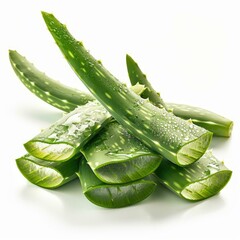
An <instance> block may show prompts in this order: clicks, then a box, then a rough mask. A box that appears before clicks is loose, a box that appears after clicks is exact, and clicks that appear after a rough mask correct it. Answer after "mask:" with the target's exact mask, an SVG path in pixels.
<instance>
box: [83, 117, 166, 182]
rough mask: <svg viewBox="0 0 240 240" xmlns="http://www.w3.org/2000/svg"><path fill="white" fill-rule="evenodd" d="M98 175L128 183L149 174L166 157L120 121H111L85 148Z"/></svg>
mask: <svg viewBox="0 0 240 240" xmlns="http://www.w3.org/2000/svg"><path fill="white" fill-rule="evenodd" d="M81 152H82V153H83V155H84V156H85V158H86V160H87V162H88V165H89V166H90V167H91V169H92V170H93V172H94V174H95V175H96V176H97V177H98V178H99V179H101V181H103V182H106V183H112V184H113V183H126V182H131V181H135V180H138V179H140V178H143V177H146V176H147V175H149V174H150V173H152V172H154V171H155V170H156V169H157V167H158V166H159V164H160V163H161V160H162V156H160V155H159V154H156V153H155V152H153V151H151V150H150V149H149V148H147V147H146V146H145V145H144V144H142V142H141V141H139V140H138V139H136V138H135V137H133V136H132V135H131V134H129V133H128V132H127V131H126V130H125V129H124V128H123V126H121V125H120V124H118V123H117V122H115V121H114V122H111V123H109V124H108V125H107V126H105V127H104V129H103V130H102V131H101V132H100V133H99V134H98V135H97V136H95V137H94V138H93V139H92V140H91V141H90V142H88V143H87V144H86V145H85V146H84V147H83V149H82V150H81Z"/></svg>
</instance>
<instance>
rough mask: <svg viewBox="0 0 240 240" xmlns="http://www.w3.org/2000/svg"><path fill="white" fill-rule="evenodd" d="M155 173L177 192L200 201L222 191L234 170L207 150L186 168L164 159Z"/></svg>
mask: <svg viewBox="0 0 240 240" xmlns="http://www.w3.org/2000/svg"><path fill="white" fill-rule="evenodd" d="M155 174H156V175H157V177H158V178H159V180H160V182H161V183H162V184H163V185H164V186H166V187H167V188H169V189H170V190H171V191H173V192H174V193H175V194H177V195H179V196H180V197H182V198H185V199H187V200H191V201H198V200H203V199H206V198H209V197H212V196H214V195H216V194H217V193H218V192H220V191H221V190H222V189H223V188H224V186H225V185H226V184H227V183H228V181H229V180H230V178H231V175H232V171H230V170H229V169H227V168H226V167H225V166H224V163H223V162H221V161H219V160H217V158H216V157H215V156H214V155H213V154H212V152H211V151H207V152H206V153H205V154H204V155H203V156H202V157H201V158H200V159H199V160H198V161H197V162H195V163H193V164H191V165H190V166H187V167H184V168H182V167H179V166H176V165H174V164H172V163H170V162H169V161H167V160H163V161H162V163H161V167H159V168H158V169H157V170H156V172H155Z"/></svg>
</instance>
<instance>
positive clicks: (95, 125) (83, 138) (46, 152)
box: [24, 101, 111, 161]
mask: <svg viewBox="0 0 240 240" xmlns="http://www.w3.org/2000/svg"><path fill="white" fill-rule="evenodd" d="M110 120H111V115H110V114H109V113H108V112H107V111H106V110H105V109H104V107H103V106H102V105H101V104H100V103H98V102H97V101H91V102H88V103H87V104H85V105H83V106H79V107H78V108H76V109H75V110H73V111H72V112H70V113H68V114H66V115H65V116H64V117H63V118H61V119H60V120H58V121H57V122H56V123H54V124H53V125H52V126H50V127H49V128H47V129H45V130H43V131H42V132H41V133H40V134H38V135H37V136H36V137H34V138H33V139H32V140H30V141H28V142H27V143H25V144H24V146H25V148H26V150H27V151H28V152H29V153H30V154H31V155H33V156H34V157H37V158H40V159H44V160H48V161H67V160H68V159H70V158H72V157H73V156H74V155H75V154H76V153H78V152H79V150H80V148H81V147H83V146H84V144H86V143H87V142H88V141H89V140H90V139H91V138H92V137H93V136H94V135H95V134H97V133H98V132H99V130H100V129H101V127H102V126H105V124H107V123H108V122H109V121H110Z"/></svg>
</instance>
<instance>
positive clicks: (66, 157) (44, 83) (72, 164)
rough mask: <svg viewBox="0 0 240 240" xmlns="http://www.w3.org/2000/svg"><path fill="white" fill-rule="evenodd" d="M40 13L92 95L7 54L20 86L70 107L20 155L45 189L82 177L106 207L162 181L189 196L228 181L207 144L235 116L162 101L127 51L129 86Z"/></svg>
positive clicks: (227, 131) (209, 192) (227, 130)
mask: <svg viewBox="0 0 240 240" xmlns="http://www.w3.org/2000/svg"><path fill="white" fill-rule="evenodd" d="M42 16H43V18H44V20H45V23H46V25H47V28H48V30H49V31H50V33H51V34H52V36H53V38H54V39H55V42H56V43H57V45H58V47H59V48H60V50H61V51H62V53H63V55H64V57H65V58H66V60H67V61H68V63H69V64H70V66H71V67H72V68H73V70H74V71H75V73H76V74H77V76H79V78H80V79H81V81H82V82H83V83H84V84H85V85H86V87H87V88H88V89H89V91H90V92H91V94H92V95H91V94H87V93H85V92H82V91H80V90H77V89H74V88H70V87H68V86H64V85H63V84H61V83H60V82H58V81H55V80H53V79H51V78H50V77H48V76H47V75H45V74H44V73H42V72H41V71H39V70H38V69H37V68H35V67H34V65H33V64H31V63H30V62H29V61H28V60H27V59H26V58H24V57H23V56H21V55H20V54H19V53H17V52H16V51H12V50H10V51H9V57H10V62H11V65H12V67H13V69H14V71H15V73H16V74H17V76H18V77H19V79H20V80H21V81H22V83H23V84H24V85H25V86H26V87H27V88H28V89H29V90H30V91H31V92H33V93H34V94H35V95H36V96H38V97H39V98H41V99H42V100H44V101H45V102H47V103H49V104H51V105H52V106H54V107H56V108H58V109H60V110H62V111H64V112H66V114H64V116H63V117H62V118H61V119H59V120H58V121H57V122H55V123H54V124H52V125H51V126H50V127H49V128H47V129H45V130H43V131H42V132H41V133H39V134H38V135H37V136H35V137H33V138H32V139H31V140H29V141H28V142H27V143H25V144H24V146H25V148H26V150H27V152H28V153H27V154H26V155H24V156H22V157H20V158H18V159H17V160H16V163H17V166H18V168H19V170H20V171H21V173H22V174H23V175H24V177H26V178H27V179H28V180H29V181H30V182H31V183H33V184H35V185H37V186H40V187H43V188H48V189H55V188H58V187H60V186H62V185H64V184H66V183H68V182H70V181H72V180H74V179H75V178H79V179H80V183H81V187H82V191H83V193H84V195H85V196H86V197H87V198H88V199H89V200H90V201H91V202H92V203H94V204H96V205H99V206H102V207H107V208H118V207H124V206H129V205H132V204H135V203H137V202H140V201H142V200H144V199H146V198H147V197H148V196H150V195H151V194H152V193H153V192H154V190H155V189H156V187H157V185H159V184H162V185H164V186H166V187H167V188H168V189H170V190H171V191H172V192H174V193H175V194H177V195H178V196H180V197H182V198H184V199H187V200H190V201H198V200H203V199H206V198H209V197H211V196H213V195H215V194H217V193H218V192H219V191H220V190H221V189H222V188H223V187H224V186H225V185H226V184H227V182H228V181H229V179H230V178H231V174H232V172H231V171H230V170H229V169H227V168H226V167H225V166H224V163H223V162H222V161H219V160H217V158H216V157H215V156H214V155H213V154H212V151H211V150H208V147H209V144H210V142H211V139H212V135H213V134H214V136H221V137H230V135H231V131H232V126H233V122H232V121H231V120H229V119H227V118H225V117H222V116H220V115H218V114H216V113H213V112H210V111H208V110H205V109H201V108H197V107H192V106H189V105H181V104H173V103H166V102H164V101H163V100H162V98H161V97H160V94H159V93H158V92H156V91H155V90H154V89H153V88H152V86H151V84H150V82H149V81H148V80H147V78H146V75H144V74H143V72H142V71H141V69H140V68H139V66H138V64H137V63H136V62H135V61H134V60H133V59H132V58H131V57H130V56H129V55H127V57H126V62H127V69H128V75H129V78H130V81H131V84H132V87H130V88H128V87H127V86H126V85H125V84H123V83H121V82H120V81H119V80H117V79H116V78H115V77H114V76H113V75H112V74H111V73H109V72H108V71H107V70H106V69H105V68H104V66H103V65H102V63H101V62H100V61H97V60H95V59H94V58H93V57H92V56H91V55H90V53H89V51H87V50H86V49H85V48H84V46H83V44H82V42H79V41H76V40H75V39H74V37H73V36H72V35H71V34H70V33H69V31H68V30H67V28H66V26H65V25H63V24H62V23H60V22H59V21H58V20H57V19H56V18H55V17H54V16H53V15H52V14H49V13H46V12H43V13H42Z"/></svg>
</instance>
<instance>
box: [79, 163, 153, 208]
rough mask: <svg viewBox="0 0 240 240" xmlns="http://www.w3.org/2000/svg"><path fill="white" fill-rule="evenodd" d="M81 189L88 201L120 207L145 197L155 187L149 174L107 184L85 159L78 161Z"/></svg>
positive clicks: (107, 206) (109, 206)
mask: <svg viewBox="0 0 240 240" xmlns="http://www.w3.org/2000/svg"><path fill="white" fill-rule="evenodd" d="M77 175H78V176H79V179H80V182H81V186H82V191H83V193H84V195H85V196H86V197H87V199H88V200H89V201H91V202H92V203H94V204H96V205H98V206H101V207H105V208H121V207H126V206H130V205H133V204H136V203H138V202H140V201H142V200H144V199H146V198H147V197H148V196H149V195H151V193H152V192H153V191H154V190H155V188H156V182H155V181H154V180H152V178H151V176H149V177H146V178H143V179H141V180H137V181H134V182H130V183H124V184H107V183H103V182H102V181H101V180H99V179H98V178H97V177H96V176H95V174H94V173H93V171H92V170H91V168H90V167H89V165H88V164H87V162H86V160H85V159H82V161H81V162H80V167H79V172H78V173H77Z"/></svg>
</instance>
